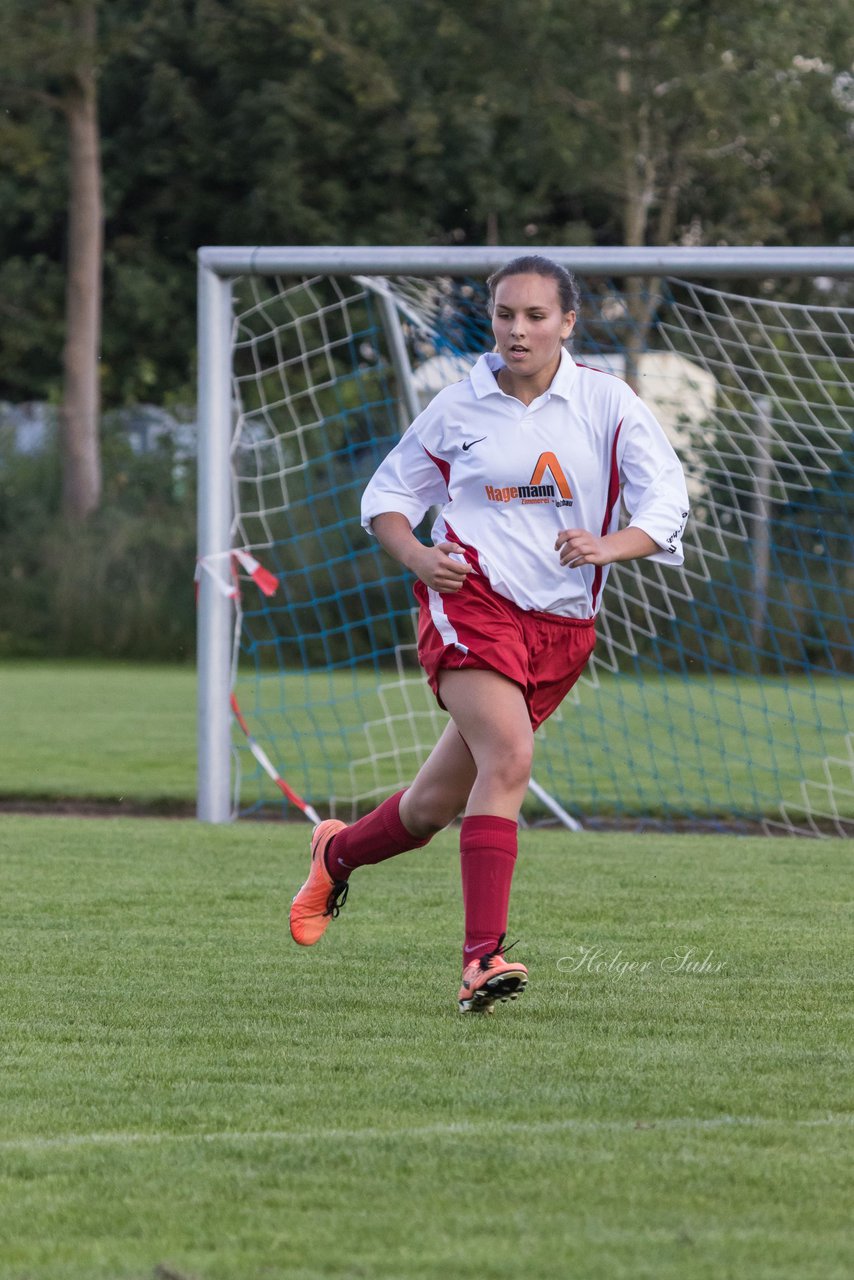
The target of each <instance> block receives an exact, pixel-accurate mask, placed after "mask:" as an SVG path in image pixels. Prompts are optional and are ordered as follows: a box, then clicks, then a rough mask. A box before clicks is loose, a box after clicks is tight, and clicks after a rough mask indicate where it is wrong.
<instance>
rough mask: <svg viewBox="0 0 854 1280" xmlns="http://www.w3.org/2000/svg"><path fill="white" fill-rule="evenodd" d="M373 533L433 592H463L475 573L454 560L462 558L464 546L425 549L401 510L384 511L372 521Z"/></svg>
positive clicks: (453, 544) (384, 546) (452, 544)
mask: <svg viewBox="0 0 854 1280" xmlns="http://www.w3.org/2000/svg"><path fill="white" fill-rule="evenodd" d="M371 531H372V532H373V534H374V536H375V537H376V539H377V542H379V544H380V546H381V547H382V548H383V549H384V550H385V551H387V552H388V554H389V555H390V556H393V557H394V559H395V560H397V561H398V562H399V563H400V564H402V565H405V567H406V568H407V569H409V570H410V572H412V573H414V574H415V576H416V578H420V579H421V581H422V582H423V583H424V584H425V585H426V586H428V587H430V588H432V590H433V591H439V592H440V593H449V592H454V591H459V589H460V587H461V586H462V585H463V583H464V582H465V580H466V575H467V574H468V573H470V572H471V569H470V567H469V565H467V564H465V563H463V562H461V561H459V560H452V559H451V556H452V555H454V554H457V555H462V551H463V548H462V547H458V546H457V544H456V543H455V542H440V543H439V545H438V546H435V547H425V546H424V544H423V543H422V542H419V541H418V539H417V538H416V536H415V534H414V533H413V532H412V526H411V525H410V523H409V521H408V520H407V518H406V516H404V515H402V514H401V513H400V512H399V511H383V512H380V514H379V515H375V516H374V517H373V518H372V520H371Z"/></svg>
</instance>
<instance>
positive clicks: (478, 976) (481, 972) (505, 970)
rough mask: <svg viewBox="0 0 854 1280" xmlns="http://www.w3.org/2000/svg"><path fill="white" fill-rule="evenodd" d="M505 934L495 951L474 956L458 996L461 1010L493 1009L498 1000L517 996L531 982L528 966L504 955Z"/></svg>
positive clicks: (466, 970) (467, 966)
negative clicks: (475, 958) (509, 959)
mask: <svg viewBox="0 0 854 1280" xmlns="http://www.w3.org/2000/svg"><path fill="white" fill-rule="evenodd" d="M504 937H505V935H504V934H503V933H502V935H501V937H500V938H499V939H498V946H497V947H496V948H495V950H494V951H490V952H489V954H488V955H485V956H480V958H479V959H477V960H472V962H471V964H467V965H466V967H465V969H464V970H463V985H462V986H461V987H460V994H459V996H458V997H457V999H458V1000H459V1003H460V1013H493V1012H494V1006H495V1002H496V1001H497V1000H515V999H516V997H517V996H520V995H521V994H522V992H523V991H524V990H525V988H526V986H527V985H528V970H527V969H526V968H525V966H524V965H523V964H508V963H507V961H506V960H505V959H504V952H505V947H504ZM510 945H511V946H515V945H516V944H515V943H511V944H510ZM506 949H507V950H508V951H509V950H510V948H509V947H508V948H506Z"/></svg>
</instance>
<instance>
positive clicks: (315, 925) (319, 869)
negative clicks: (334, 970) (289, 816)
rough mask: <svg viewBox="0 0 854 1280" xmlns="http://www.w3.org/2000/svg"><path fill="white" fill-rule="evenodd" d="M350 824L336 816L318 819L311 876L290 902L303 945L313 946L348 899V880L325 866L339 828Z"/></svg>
mask: <svg viewBox="0 0 854 1280" xmlns="http://www.w3.org/2000/svg"><path fill="white" fill-rule="evenodd" d="M346 825H347V824H346V823H345V822H339V821H338V819H337V818H328V819H327V820H326V822H321V823H319V824H318V825H317V826H316V827H315V828H314V831H313V832H312V836H311V867H310V868H309V872H308V879H307V880H306V882H305V884H304V885H303V886H302V888H301V889H300V891H299V893H298V894H297V895H296V897H295V898H294V900H293V902H292V903H291V915H290V928H291V937H292V938H293V940H294V942H298V943H299V945H300V946H301V947H313V946H314V944H315V942H319V941H320V939H321V938H322V937H323V935H324V933H325V932H326V928H327V925H328V924H329V922H330V920H334V919H335V917H336V916H337V915H338V913H339V911H340V910H341V908H342V907H343V906H344V903H345V902H346V901H347V890H348V888H349V886H348V884H347V881H346V880H333V879H332V876H331V875H330V874H329V872H328V871H327V869H326V857H325V854H326V849H327V846H328V845H329V841H330V840H331V839H332V837H333V836H334V835H335V833H336V832H338V831H341V830H342V829H343V828H344V827H345V826H346Z"/></svg>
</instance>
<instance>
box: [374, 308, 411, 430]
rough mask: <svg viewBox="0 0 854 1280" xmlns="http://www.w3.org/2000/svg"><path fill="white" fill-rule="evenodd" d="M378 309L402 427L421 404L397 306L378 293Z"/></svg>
mask: <svg viewBox="0 0 854 1280" xmlns="http://www.w3.org/2000/svg"><path fill="white" fill-rule="evenodd" d="M379 300H380V309H381V311H382V313H383V322H384V324H385V331H386V337H387V338H388V345H389V353H390V355H391V363H392V367H393V369H394V374H395V377H396V378H397V385H398V388H399V390H400V406H401V418H402V426H403V427H404V429H405V428H406V427H408V426H409V424H410V422H412V421H413V420H414V419H415V418H417V417H418V415H419V413H420V412H421V405H420V404H419V402H418V392H417V391H416V390H415V386H414V384H413V381H412V367H411V365H410V363H409V353H408V351H407V350H406V341H405V339H404V336H403V326H402V325H401V323H400V316H399V314H398V310H397V307H396V306H395V305H394V299H393V298H390V297H389V295H388V294H387V293H385V292H383V293H381V294H380V295H379Z"/></svg>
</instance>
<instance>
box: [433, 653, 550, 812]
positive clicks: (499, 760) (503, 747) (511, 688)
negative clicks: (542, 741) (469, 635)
mask: <svg viewBox="0 0 854 1280" xmlns="http://www.w3.org/2000/svg"><path fill="white" fill-rule="evenodd" d="M439 690H440V693H441V695H442V701H443V702H444V704H445V706H446V707H447V708H448V711H449V712H450V714H451V717H452V719H453V722H454V724H455V725H456V727H457V730H458V732H459V736H460V738H461V739H462V740H463V741H464V743H465V745H466V746H467V747H468V749H469V751H470V752H471V754H472V757H473V759H474V767H475V770H476V777H475V779H474V782H473V785H472V786H471V788H470V790H469V795H468V801H467V804H466V813H467V814H492V815H494V816H496V817H503V818H510V819H515V818H517V817H518V814H519V809H520V808H521V806H522V801H523V800H524V798H525V792H526V791H527V789H528V783H529V781H530V778H531V764H532V761H533V754H534V733H533V729H532V728H531V720H530V717H529V715H528V708H527V705H526V703H525V698H524V696H523V694H522V690H521V689H520V688H519V686H518V685H517V684H514V683H513V681H512V680H508V679H507V678H506V676H501V675H499V674H498V673H497V672H495V671H480V670H477V671H471V670H470V671H465V670H462V671H443V672H442V673H441V675H440V677H439Z"/></svg>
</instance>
